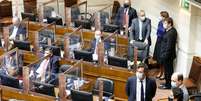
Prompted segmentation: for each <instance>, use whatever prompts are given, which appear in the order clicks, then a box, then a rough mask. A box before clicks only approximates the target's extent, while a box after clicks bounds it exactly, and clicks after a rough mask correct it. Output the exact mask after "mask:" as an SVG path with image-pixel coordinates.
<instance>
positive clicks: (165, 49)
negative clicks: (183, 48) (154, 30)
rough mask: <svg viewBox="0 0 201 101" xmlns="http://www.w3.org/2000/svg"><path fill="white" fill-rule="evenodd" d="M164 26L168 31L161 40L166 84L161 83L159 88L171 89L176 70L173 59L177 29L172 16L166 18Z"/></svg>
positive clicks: (161, 56)
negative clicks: (172, 77)
mask: <svg viewBox="0 0 201 101" xmlns="http://www.w3.org/2000/svg"><path fill="white" fill-rule="evenodd" d="M163 27H164V28H165V30H166V33H165V35H164V36H163V39H162V41H161V50H160V59H161V64H162V65H163V66H164V70H165V71H164V73H165V84H162V85H160V87H159V88H161V89H170V88H171V76H172V74H173V72H174V68H173V61H174V59H175V58H176V42H177V30H176V29H175V28H174V27H173V19H172V18H166V19H165V20H164V22H163Z"/></svg>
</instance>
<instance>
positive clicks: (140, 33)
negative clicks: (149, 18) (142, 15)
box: [138, 19, 142, 40]
mask: <svg viewBox="0 0 201 101" xmlns="http://www.w3.org/2000/svg"><path fill="white" fill-rule="evenodd" d="M138 20H139V39H140V40H142V21H141V20H140V19H138Z"/></svg>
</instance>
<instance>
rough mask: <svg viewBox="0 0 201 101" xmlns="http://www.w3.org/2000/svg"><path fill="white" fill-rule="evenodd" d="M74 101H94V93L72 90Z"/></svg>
mask: <svg viewBox="0 0 201 101" xmlns="http://www.w3.org/2000/svg"><path fill="white" fill-rule="evenodd" d="M71 98H72V101H93V96H92V93H89V92H84V91H77V90H71Z"/></svg>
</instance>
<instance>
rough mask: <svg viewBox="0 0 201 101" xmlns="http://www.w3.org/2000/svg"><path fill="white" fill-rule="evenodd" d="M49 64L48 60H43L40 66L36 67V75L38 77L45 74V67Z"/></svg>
mask: <svg viewBox="0 0 201 101" xmlns="http://www.w3.org/2000/svg"><path fill="white" fill-rule="evenodd" d="M48 63H49V59H45V60H43V61H42V62H41V64H40V66H39V67H38V69H37V70H36V73H38V76H39V77H40V76H42V74H43V73H44V72H46V69H47V66H48Z"/></svg>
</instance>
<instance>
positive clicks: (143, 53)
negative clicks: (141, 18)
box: [132, 41, 149, 62]
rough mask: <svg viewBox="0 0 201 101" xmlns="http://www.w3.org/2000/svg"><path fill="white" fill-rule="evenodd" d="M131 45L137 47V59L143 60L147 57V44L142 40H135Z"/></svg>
mask: <svg viewBox="0 0 201 101" xmlns="http://www.w3.org/2000/svg"><path fill="white" fill-rule="evenodd" d="M132 47H137V49H138V53H137V54H138V56H137V58H138V61H141V62H144V61H146V59H148V52H149V45H148V44H145V43H143V42H139V41H135V42H134V43H133V44H132Z"/></svg>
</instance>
